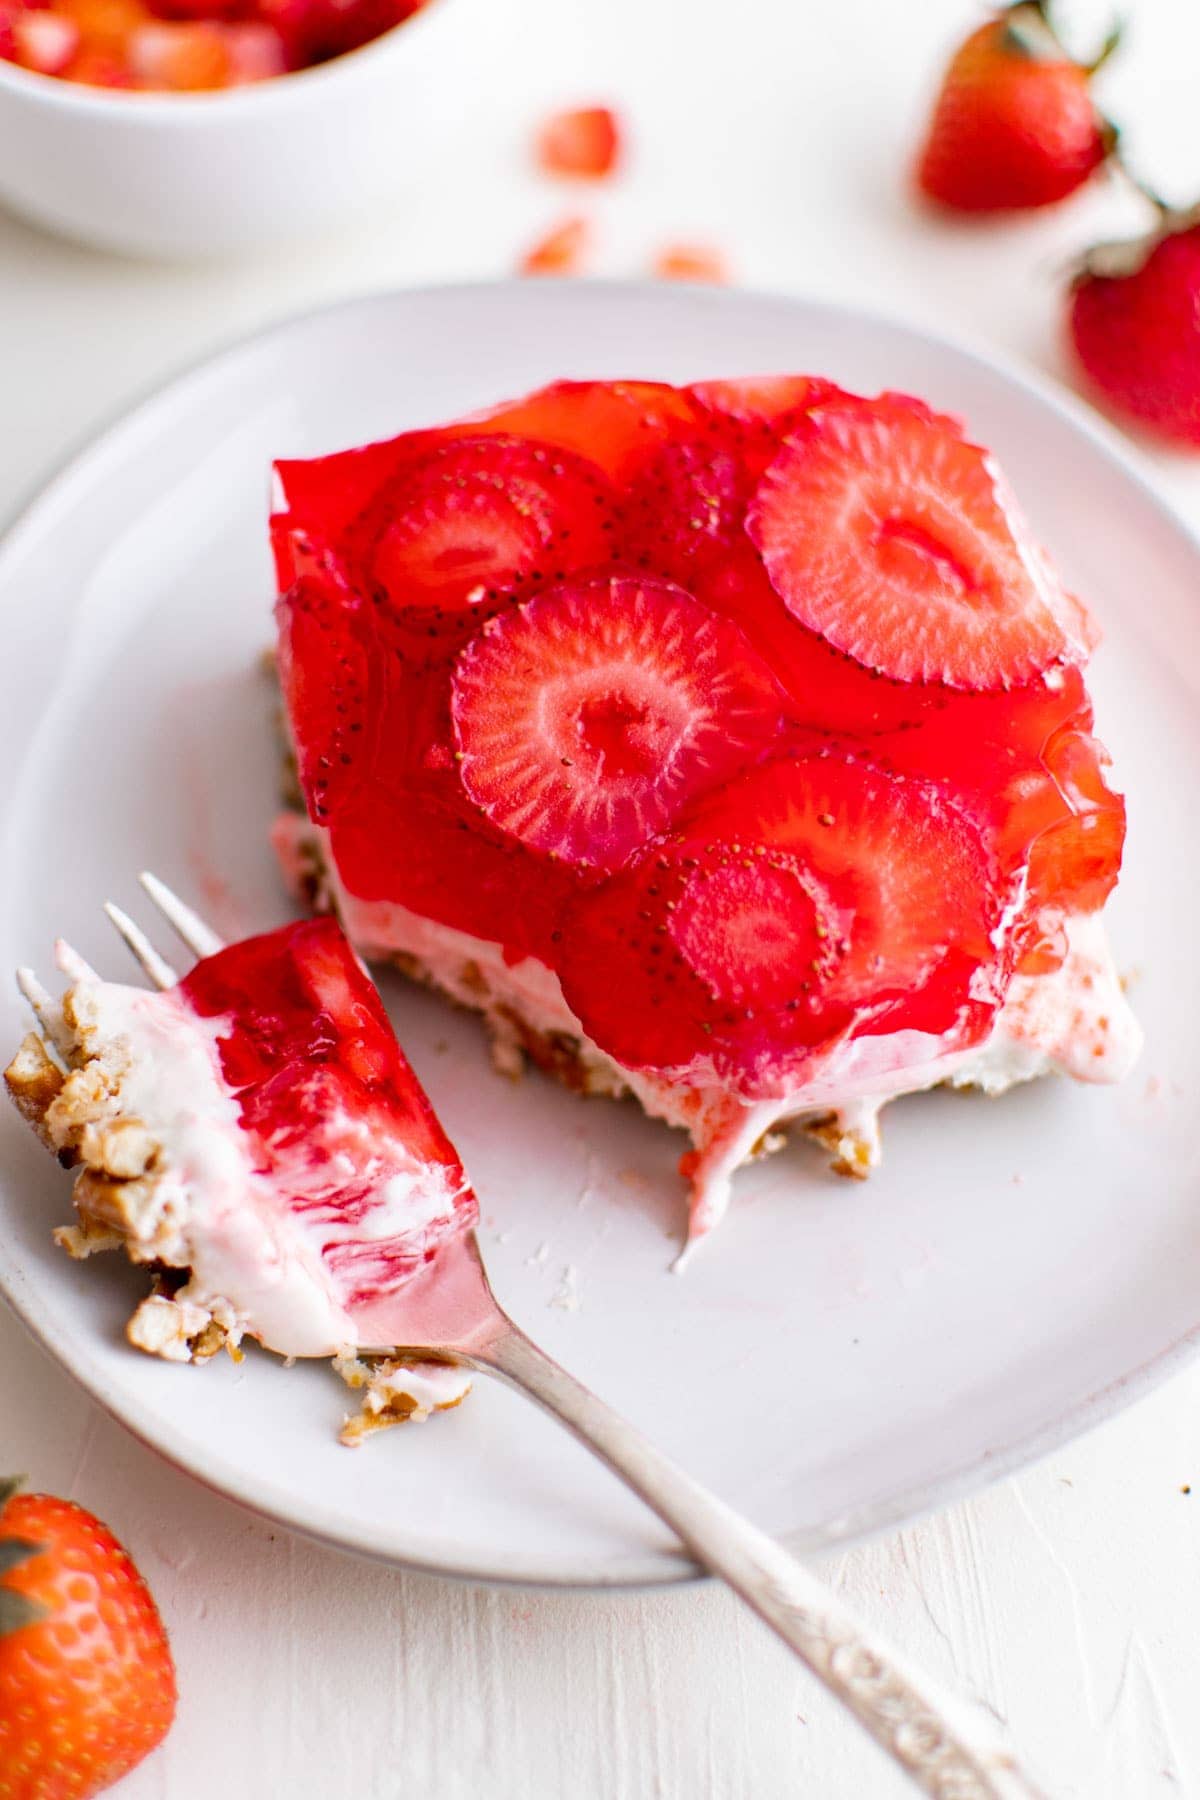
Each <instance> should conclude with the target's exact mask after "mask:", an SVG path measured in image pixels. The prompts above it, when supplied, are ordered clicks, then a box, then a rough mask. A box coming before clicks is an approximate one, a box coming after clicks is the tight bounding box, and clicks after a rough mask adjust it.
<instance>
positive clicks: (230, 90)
mask: <svg viewBox="0 0 1200 1800" xmlns="http://www.w3.org/2000/svg"><path fill="white" fill-rule="evenodd" d="M470 10H471V0H0V202H3V203H5V204H7V205H8V206H10V207H11V208H12V209H13V210H14V211H15V212H18V213H20V214H22V215H24V216H25V217H26V218H29V219H31V220H32V221H34V222H35V223H37V224H39V225H42V226H44V227H46V228H48V229H50V230H52V231H56V232H59V233H61V234H62V235H65V236H68V237H72V238H75V239H78V240H80V241H82V242H84V243H88V244H92V245H95V246H97V247H99V248H101V249H106V250H116V251H120V252H124V253H126V254H130V255H135V256H148V257H165V258H188V257H201V256H211V255H221V254H236V253H238V252H240V251H245V250H249V249H251V248H258V247H261V246H263V245H266V244H270V243H272V242H279V241H281V240H283V239H286V238H294V237H297V236H299V235H301V234H303V233H310V232H313V231H320V230H322V229H329V228H331V227H333V226H335V225H336V224H337V223H338V222H339V221H340V220H342V219H343V218H346V217H350V216H353V214H354V212H356V211H359V210H362V209H363V208H365V207H366V206H368V205H369V204H370V203H371V202H372V201H374V200H377V199H379V198H380V197H381V196H383V195H384V194H386V193H387V192H388V191H389V190H390V189H393V188H395V187H397V186H398V185H399V184H400V182H401V181H402V179H403V177H404V174H405V172H406V171H411V170H412V169H413V168H414V167H416V166H417V165H418V163H419V162H420V161H421V160H422V152H423V150H424V148H425V144H426V141H427V134H428V132H430V131H431V130H432V129H433V128H434V116H435V115H434V114H433V111H432V104H433V100H434V97H435V96H436V94H437V92H438V91H439V88H440V87H441V85H442V83H441V81H440V77H439V69H440V66H441V65H442V63H443V62H444V61H445V60H447V59H449V58H451V57H453V55H454V52H453V49H452V48H448V47H447V40H448V39H449V38H450V37H452V36H453V34H454V33H455V32H457V31H459V30H462V29H465V30H467V31H469V30H470V19H469V14H470Z"/></svg>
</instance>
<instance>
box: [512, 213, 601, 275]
mask: <svg viewBox="0 0 1200 1800" xmlns="http://www.w3.org/2000/svg"><path fill="white" fill-rule="evenodd" d="M591 236H592V231H591V226H590V225H589V224H588V222H587V220H586V219H583V218H580V217H578V216H577V215H573V216H572V217H570V218H567V219H563V220H562V222H561V223H560V224H558V225H556V226H555V227H554V229H553V230H552V231H549V232H547V234H546V236H545V237H543V238H539V239H538V241H537V243H536V244H534V245H533V247H532V249H529V250H527V251H526V252H525V254H524V256H523V257H522V258H521V261H520V263H519V265H518V271H519V273H520V274H522V275H578V274H581V273H582V270H583V265H584V261H585V259H586V256H587V252H588V249H589V247H590V243H591Z"/></svg>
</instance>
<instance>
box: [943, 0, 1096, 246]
mask: <svg viewBox="0 0 1200 1800" xmlns="http://www.w3.org/2000/svg"><path fill="white" fill-rule="evenodd" d="M1047 10H1048V8H1047V5H1046V3H1045V0H1018V3H1017V4H1016V5H1014V6H1010V7H1008V9H1007V10H1006V11H1004V12H1002V13H1001V14H1000V16H999V18H997V19H993V20H992V21H991V22H990V23H989V24H986V25H981V26H980V27H979V29H978V30H977V31H974V32H972V33H971V35H970V37H969V38H967V40H966V42H965V43H964V44H963V45H962V47H961V48H960V49H959V51H958V52H957V54H956V55H955V57H954V59H953V61H952V62H951V64H950V67H949V68H948V69H947V71H946V75H945V78H944V81H943V84H942V89H941V92H940V94H939V95H938V99H937V103H936V105H935V107H934V112H933V118H932V120H931V122H930V127H929V136H928V138H927V140H926V143H925V147H924V149H923V151H922V153H921V159H920V163H919V165H918V169H917V181H918V185H919V186H920V188H921V189H922V191H923V192H924V193H925V194H926V195H927V196H928V197H929V198H930V199H932V200H935V201H937V202H938V203H939V204H940V205H942V206H946V207H950V208H952V209H954V210H955V211H958V212H969V213H979V212H997V211H1011V210H1015V209H1019V208H1028V207H1037V206H1052V205H1054V204H1055V203H1056V202H1057V201H1059V200H1062V199H1064V198H1065V197H1066V196H1067V195H1068V194H1071V193H1074V191H1075V189H1076V188H1078V187H1081V186H1082V185H1083V183H1084V182H1085V181H1086V180H1087V178H1088V176H1089V175H1091V174H1092V173H1093V171H1094V170H1095V169H1098V168H1099V167H1100V165H1101V164H1102V163H1103V162H1104V161H1105V159H1106V158H1107V156H1108V154H1109V152H1110V150H1111V149H1112V147H1113V144H1114V142H1115V138H1116V133H1115V131H1114V130H1113V128H1112V126H1111V125H1110V124H1109V123H1108V121H1107V120H1106V119H1104V118H1103V117H1102V116H1101V115H1100V113H1098V112H1097V110H1096V107H1095V105H1094V103H1093V101H1092V97H1091V92H1090V82H1091V77H1092V75H1093V74H1094V73H1095V70H1096V68H1098V67H1099V62H1100V61H1103V60H1104V59H1105V57H1106V56H1107V55H1108V54H1109V53H1110V52H1111V50H1112V49H1113V48H1115V42H1116V40H1115V37H1114V38H1112V39H1110V40H1109V43H1108V44H1107V45H1106V46H1105V49H1104V51H1103V52H1102V54H1101V57H1100V59H1099V60H1098V61H1097V62H1096V63H1094V64H1092V65H1091V66H1090V67H1087V66H1084V65H1082V64H1080V63H1076V62H1073V61H1072V60H1071V59H1070V58H1069V57H1068V56H1067V55H1066V53H1065V51H1064V50H1063V48H1062V45H1061V44H1060V43H1059V41H1058V39H1057V37H1056V36H1055V35H1054V32H1053V30H1052V29H1051V26H1050V24H1049V21H1048V17H1047Z"/></svg>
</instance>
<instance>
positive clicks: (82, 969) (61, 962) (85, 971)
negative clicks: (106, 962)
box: [54, 938, 100, 981]
mask: <svg viewBox="0 0 1200 1800" xmlns="http://www.w3.org/2000/svg"><path fill="white" fill-rule="evenodd" d="M54 965H55V967H56V968H57V969H60V970H61V971H62V973H63V974H64V975H68V976H69V977H70V978H71V980H72V981H99V979H100V977H99V976H98V975H97V973H96V971H95V969H93V967H92V965H91V963H86V962H84V960H83V958H82V956H80V954H79V952H78V950H72V948H71V946H70V944H68V942H67V940H66V938H55V940H54Z"/></svg>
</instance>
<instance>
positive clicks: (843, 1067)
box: [273, 813, 1142, 1238]
mask: <svg viewBox="0 0 1200 1800" xmlns="http://www.w3.org/2000/svg"><path fill="white" fill-rule="evenodd" d="M273 841H274V844H275V849H276V853H277V855H278V856H279V860H280V863H281V866H282V868H283V871H284V874H285V876H286V877H287V878H288V879H289V880H290V881H291V882H292V883H293V885H298V883H299V880H300V878H301V876H302V874H304V873H308V872H311V870H312V869H313V867H314V864H315V865H316V866H317V867H319V868H320V870H321V879H322V881H323V883H324V885H325V888H326V890H327V898H328V901H329V903H330V904H331V905H333V906H334V907H335V908H336V910H337V913H338V916H339V918H340V919H341V921H342V924H343V926H344V928H345V931H346V934H347V936H348V937H349V938H350V940H351V942H352V943H353V944H354V946H355V948H356V949H357V950H358V951H359V952H360V953H361V954H362V955H363V956H364V957H366V959H367V960H368V961H370V960H372V959H375V960H385V959H387V958H389V957H395V956H400V957H405V958H411V959H412V961H413V962H414V963H415V964H416V965H417V966H418V967H419V970H420V972H421V974H422V975H423V977H424V978H425V979H427V980H428V981H429V982H430V983H431V984H433V985H434V986H436V987H438V988H440V989H441V990H442V991H443V992H445V993H447V994H449V995H450V996H451V998H453V999H455V1000H457V1001H459V1002H460V1003H461V1004H462V1005H464V1006H467V1007H470V1008H472V1009H474V1010H476V1011H479V1012H483V1013H484V1014H485V1015H486V1016H487V1018H488V1020H489V1023H490V1025H491V1027H492V1030H493V1033H494V1034H495V1037H496V1041H497V1046H498V1050H499V1052H500V1056H501V1059H502V1060H504V1061H506V1062H507V1060H508V1059H510V1058H512V1059H519V1056H520V1033H519V1031H518V1030H517V1029H516V1028H515V1027H514V1025H513V1022H512V1021H513V1018H514V1017H515V1018H517V1019H519V1020H520V1021H521V1023H522V1024H523V1025H524V1026H526V1027H527V1028H528V1029H529V1030H530V1031H532V1032H534V1033H536V1034H538V1035H540V1036H546V1037H554V1036H556V1035H561V1036H562V1037H565V1038H568V1039H571V1040H572V1041H574V1042H575V1043H577V1044H578V1047H579V1056H580V1061H581V1064H582V1067H583V1069H584V1071H585V1073H586V1076H587V1084H588V1087H589V1089H590V1090H591V1091H593V1092H597V1093H611V1094H620V1093H624V1092H626V1091H628V1092H631V1093H633V1094H634V1095H635V1096H636V1098H637V1099H638V1100H639V1101H640V1103H641V1105H642V1106H643V1108H644V1109H645V1111H646V1112H648V1113H650V1114H651V1115H652V1116H653V1117H655V1118H659V1119H663V1120H665V1121H666V1122H667V1123H668V1124H670V1125H674V1126H678V1127H681V1128H682V1129H683V1130H686V1131H687V1132H688V1133H689V1134H690V1136H691V1139H692V1144H693V1146H694V1154H693V1155H692V1156H691V1157H689V1158H688V1159H687V1174H688V1179H689V1180H690V1182H691V1196H690V1215H689V1236H690V1237H691V1238H696V1237H699V1236H701V1235H702V1234H703V1233H705V1232H707V1231H710V1230H711V1229H712V1227H713V1226H714V1225H715V1224H717V1223H718V1221H719V1220H720V1218H721V1217H722V1215H723V1214H724V1212H725V1211H726V1208H727V1207H728V1204H729V1199H730V1191H731V1180H732V1176H733V1173H734V1171H735V1170H736V1169H737V1168H738V1167H739V1166H740V1165H741V1164H742V1163H744V1162H745V1161H747V1159H748V1158H749V1157H750V1156H751V1155H753V1154H756V1153H759V1152H760V1151H761V1150H764V1149H770V1148H773V1147H774V1146H773V1145H772V1143H771V1136H772V1133H773V1132H774V1131H775V1130H776V1128H778V1127H779V1126H781V1125H783V1124H787V1123H799V1124H805V1123H810V1124H811V1123H815V1122H818V1121H820V1122H821V1129H820V1135H821V1137H822V1139H823V1141H825V1142H826V1143H827V1144H828V1145H829V1146H830V1147H831V1148H832V1149H833V1150H834V1153H835V1158H836V1162H837V1166H838V1167H840V1168H844V1169H845V1170H846V1172H848V1173H855V1174H865V1173H866V1172H867V1170H868V1169H870V1168H871V1167H873V1166H874V1165H875V1164H877V1163H878V1161H879V1126H878V1119H879V1113H880V1111H881V1109H882V1108H883V1107H884V1106H885V1105H886V1104H887V1102H888V1101H889V1100H895V1099H898V1098H899V1097H900V1096H901V1095H903V1094H914V1093H921V1092H923V1091H925V1090H926V1089H927V1088H931V1087H936V1086H938V1085H939V1084H940V1083H942V1082H950V1083H952V1084H953V1085H954V1086H956V1087H978V1088H981V1089H982V1090H983V1091H984V1092H985V1093H988V1094H1000V1093H1003V1092H1004V1091H1005V1090H1006V1089H1007V1088H1010V1087H1012V1086H1014V1085H1015V1084H1016V1083H1017V1082H1021V1081H1030V1080H1033V1079H1034V1078H1035V1077H1037V1076H1040V1075H1045V1074H1048V1073H1050V1072H1052V1071H1055V1070H1057V1071H1061V1072H1062V1073H1064V1074H1067V1075H1071V1076H1073V1077H1074V1078H1075V1079H1076V1080H1079V1081H1098V1082H1112V1081H1119V1080H1120V1079H1121V1078H1122V1077H1123V1076H1124V1075H1125V1074H1126V1073H1128V1071H1129V1069H1130V1068H1131V1067H1132V1066H1133V1063H1134V1062H1135V1061H1136V1059H1137V1056H1138V1053H1139V1051H1140V1049H1141V1044H1142V1033H1141V1028H1140V1026H1139V1025H1138V1023H1137V1021H1136V1019H1135V1018H1134V1016H1133V1014H1132V1012H1131V1011H1130V1009H1129V1005H1128V1002H1127V1001H1126V999H1125V996H1124V994H1123V992H1122V991H1121V984H1120V981H1119V979H1118V976H1117V973H1116V970H1115V968H1114V966H1113V961H1112V955H1111V952H1110V950H1109V946H1108V941H1107V935H1106V933H1105V930H1104V926H1103V923H1102V921H1101V919H1100V918H1099V916H1098V915H1088V916H1082V915H1081V916H1079V917H1077V918H1074V919H1071V920H1070V921H1068V925H1067V937H1068V943H1069V951H1068V955H1067V957H1066V960H1065V961H1064V963H1063V965H1062V967H1061V968H1059V969H1057V970H1055V971H1053V972H1052V973H1051V974H1047V975H1038V976H1018V977H1016V978H1015V979H1014V980H1013V982H1012V984H1011V986H1010V989H1009V992H1008V995H1007V998H1006V1000H1005V1002H1004V1005H1003V1007H1002V1008H1001V1010H1000V1012H999V1014H998V1015H997V1018H996V1022H995V1025H994V1027H993V1029H992V1032H991V1034H990V1035H989V1037H988V1038H987V1039H986V1040H985V1041H984V1042H983V1043H982V1044H978V1045H976V1046H975V1047H974V1048H973V1049H970V1050H956V1049H947V1047H946V1045H945V1043H944V1041H943V1040H942V1039H941V1038H938V1037H933V1036H930V1035H928V1034H926V1033H923V1032H916V1031H899V1032H892V1033H890V1034H888V1035H882V1036H879V1037H863V1038H856V1039H854V1040H853V1041H852V1042H850V1043H848V1044H846V1045H844V1046H842V1047H841V1048H840V1049H839V1050H837V1051H836V1052H834V1054H833V1055H832V1056H831V1057H830V1058H829V1059H828V1060H827V1061H825V1062H824V1063H823V1064H822V1066H821V1069H820V1072H819V1074H818V1075H817V1076H816V1077H815V1078H814V1079H813V1080H811V1081H809V1082H807V1083H805V1084H804V1085H802V1086H798V1087H796V1088H795V1089H794V1090H793V1091H791V1092H789V1093H788V1094H787V1095H785V1096H784V1097H782V1098H779V1099H771V1100H762V1101H747V1100H743V1099H741V1098H740V1097H739V1096H738V1095H736V1094H732V1093H730V1092H729V1090H728V1089H726V1088H724V1087H721V1086H719V1085H715V1084H714V1085H688V1084H685V1083H681V1082H673V1081H666V1080H664V1079H663V1078H661V1077H659V1076H656V1075H652V1074H648V1073H645V1072H641V1071H638V1070H634V1069H627V1068H625V1067H623V1066H622V1065H620V1064H618V1063H616V1062H615V1061H614V1060H613V1059H612V1058H611V1057H610V1056H608V1055H607V1054H606V1053H605V1052H604V1051H603V1050H601V1049H600V1047H599V1046H598V1045H597V1044H595V1043H593V1042H592V1040H591V1039H590V1038H589V1037H588V1036H587V1033H586V1032H585V1031H584V1029H583V1027H582V1025H581V1024H580V1023H579V1020H578V1019H577V1018H576V1017H575V1015H574V1014H573V1013H572V1012H571V1009H570V1008H569V1007H568V1005H567V1003H566V1001H565V999H564V998H563V994H562V989H561V987H560V986H559V982H558V977H557V976H556V975H555V974H554V972H553V970H551V969H548V968H547V967H546V966H545V964H544V963H542V962H540V961H538V960H537V959H536V958H534V957H526V958H524V959H522V960H521V961H518V962H515V963H513V962H509V961H508V960H507V959H506V958H505V955H504V952H503V949H502V947H501V946H500V945H499V944H495V943H489V942H487V941H485V940H483V939H481V938H475V937H471V936H469V935H468V934H467V933H465V932H461V931H455V930H453V929H451V928H450V927H449V926H445V925H438V924H436V923H435V922H434V921H432V920H430V919H426V918H422V917H420V916H419V915H418V914H416V913H412V912H409V911H408V910H407V909H406V908H404V907H402V906H397V905H394V904H392V903H390V902H376V901H363V900H358V899H356V898H355V897H354V895H352V894H348V893H347V892H346V891H345V889H344V888H343V887H342V886H341V884H340V882H339V881H338V878H337V874H336V871H335V869H334V865H333V860H332V857H331V855H330V853H329V846H328V842H327V839H326V837H325V834H324V833H323V832H321V831H320V829H319V828H317V827H315V826H313V825H311V824H310V823H309V822H308V820H307V819H305V818H303V817H301V816H300V815H299V814H296V813H285V814H283V815H282V816H281V817H280V818H279V819H278V820H277V821H276V826H275V830H274V834H273Z"/></svg>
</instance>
